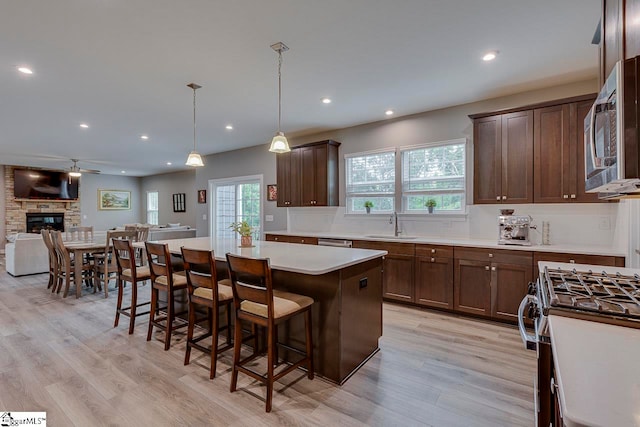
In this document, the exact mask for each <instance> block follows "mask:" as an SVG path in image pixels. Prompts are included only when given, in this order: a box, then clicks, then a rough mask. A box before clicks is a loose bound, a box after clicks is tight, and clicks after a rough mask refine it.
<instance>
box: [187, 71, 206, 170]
mask: <svg viewBox="0 0 640 427" xmlns="http://www.w3.org/2000/svg"><path fill="white" fill-rule="evenodd" d="M187 87H190V88H191V89H193V151H192V152H191V153H189V157H187V163H186V165H187V166H193V167H200V166H204V162H203V161H202V156H200V154H199V153H198V152H197V151H196V90H197V89H200V88H201V87H202V86H200V85H197V84H195V83H189V84H188V85H187Z"/></svg>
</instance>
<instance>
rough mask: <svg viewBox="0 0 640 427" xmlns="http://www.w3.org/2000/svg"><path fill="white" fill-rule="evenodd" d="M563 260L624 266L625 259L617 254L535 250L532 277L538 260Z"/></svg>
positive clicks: (535, 274) (573, 262) (536, 274)
mask: <svg viewBox="0 0 640 427" xmlns="http://www.w3.org/2000/svg"><path fill="white" fill-rule="evenodd" d="M540 261H550V262H563V263H569V264H589V265H606V266H612V267H624V265H625V259H624V257H619V256H608V255H586V254H568V253H561V252H535V253H534V254H533V271H534V277H536V278H537V277H538V274H539V270H538V262H540Z"/></svg>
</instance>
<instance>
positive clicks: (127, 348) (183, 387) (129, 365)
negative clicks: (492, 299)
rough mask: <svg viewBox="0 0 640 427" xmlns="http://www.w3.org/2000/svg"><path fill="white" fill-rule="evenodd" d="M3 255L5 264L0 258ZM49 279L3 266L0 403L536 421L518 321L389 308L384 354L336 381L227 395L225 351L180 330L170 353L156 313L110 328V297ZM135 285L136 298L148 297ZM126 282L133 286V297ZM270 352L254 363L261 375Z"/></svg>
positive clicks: (98, 421) (206, 416)
mask: <svg viewBox="0 0 640 427" xmlns="http://www.w3.org/2000/svg"><path fill="white" fill-rule="evenodd" d="M0 264H1V263H0ZM46 282H47V276H46V275H34V276H25V277H17V278H14V277H11V276H9V275H8V274H7V273H6V272H5V271H4V268H3V267H2V266H1V265H0V319H1V321H0V384H2V387H0V410H44V411H46V412H47V416H48V419H49V420H51V425H78V426H86V425H113V426H120V425H122V426H130V425H136V426H158V425H194V426H205V425H216V426H218V425H219V426H250V427H262V426H280V425H284V426H327V425H340V426H365V425H366V426H433V427H436V426H437V427H440V426H446V427H458V426H460V427H463V426H464V427H468V426H531V425H533V399H532V393H533V375H534V373H535V353H534V352H530V351H526V350H524V349H523V346H522V343H521V341H520V337H519V334H518V331H517V329H516V328H514V327H511V326H508V325H502V324H497V323H492V322H487V321H483V320H477V319H470V318H465V317H462V316H457V315H451V314H447V313H442V312H437V311H429V310H421V309H414V308H408V307H403V306H400V305H395V304H385V305H384V307H383V318H384V329H383V337H382V338H381V339H380V351H379V352H378V353H377V354H376V355H375V356H374V357H373V358H372V359H371V360H370V361H369V362H368V363H367V364H365V365H364V366H363V367H362V368H361V369H360V370H359V371H358V372H357V373H356V374H355V375H354V376H353V377H352V378H351V379H349V380H348V381H347V382H346V383H345V384H344V385H343V386H342V387H339V386H336V385H334V384H331V383H328V382H326V381H323V380H322V379H319V378H316V379H315V380H313V381H309V380H308V379H307V378H306V375H305V374H304V373H303V372H302V371H300V372H298V373H293V374H290V375H288V376H285V377H284V378H283V379H282V380H281V381H279V382H277V384H276V385H275V392H274V395H273V411H272V412H271V413H269V414H266V413H265V412H264V398H265V388H264V387H263V386H262V385H259V384H258V383H256V382H255V381H253V380H252V379H250V378H249V377H247V376H246V375H240V376H239V378H238V391H236V392H235V393H229V382H230V377H231V352H226V353H223V354H221V355H220V357H219V358H218V366H217V373H216V378H215V379H214V380H209V375H208V370H209V357H208V356H207V355H204V354H202V353H201V352H199V351H197V350H193V351H192V358H191V363H190V365H188V366H184V365H183V358H184V351H185V343H184V335H183V334H177V336H176V338H175V339H172V345H171V349H170V350H169V351H164V350H163V345H162V334H161V333H158V334H154V339H152V340H151V341H150V342H147V341H146V329H147V324H148V323H147V322H148V316H143V317H139V318H138V319H137V322H136V323H137V324H136V328H135V331H134V334H133V335H128V333H127V323H128V318H126V317H123V318H121V324H120V326H119V327H118V328H113V319H114V316H115V300H116V298H117V294H116V292H111V293H110V295H109V298H107V299H105V298H104V295H103V294H100V293H98V294H92V293H88V292H86V291H85V292H83V296H82V297H81V298H80V299H75V298H62V297H61V295H57V294H51V292H50V291H49V290H47V289H46ZM149 289H150V287H149V286H143V287H140V288H139V292H140V296H139V299H140V300H141V301H144V300H146V299H147V298H148V296H149ZM130 293H131V287H130V286H128V287H127V288H126V289H125V300H126V298H128V296H129V295H130ZM265 364H266V361H265V360H264V359H258V360H256V361H255V363H254V366H256V367H257V369H258V370H260V369H264V370H266V366H265Z"/></svg>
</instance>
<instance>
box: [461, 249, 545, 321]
mask: <svg viewBox="0 0 640 427" xmlns="http://www.w3.org/2000/svg"><path fill="white" fill-rule="evenodd" d="M454 253H455V274H454V277H455V281H454V305H453V309H454V310H456V311H461V312H465V313H471V314H476V315H480V316H486V317H492V318H494V319H500V320H510V321H517V316H518V306H519V304H520V301H522V298H524V296H525V295H526V293H527V287H528V285H529V282H530V281H532V280H533V277H534V276H533V253H532V252H529V251H510V250H503V249H496V250H493V249H481V248H456V249H455V251H454Z"/></svg>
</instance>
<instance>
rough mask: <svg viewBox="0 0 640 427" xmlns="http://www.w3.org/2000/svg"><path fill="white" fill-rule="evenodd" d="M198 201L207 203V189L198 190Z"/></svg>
mask: <svg viewBox="0 0 640 427" xmlns="http://www.w3.org/2000/svg"><path fill="white" fill-rule="evenodd" d="M198 203H207V190H198Z"/></svg>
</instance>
